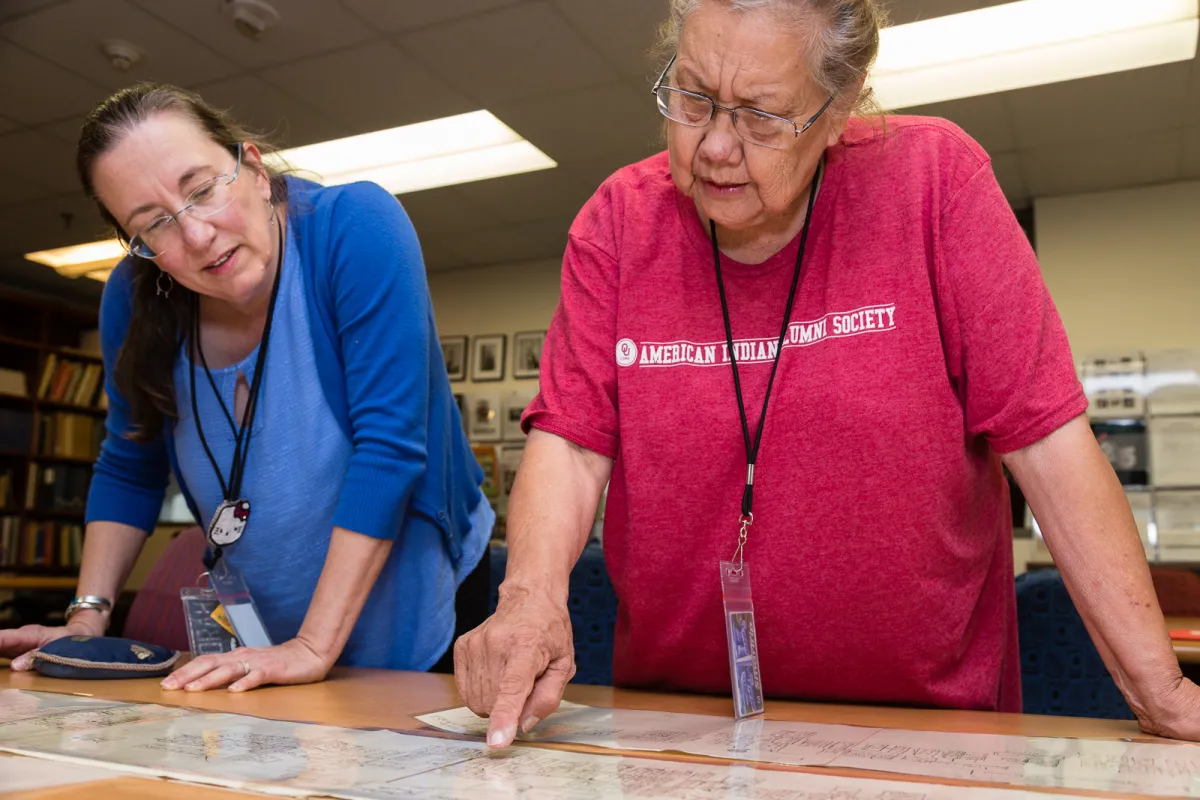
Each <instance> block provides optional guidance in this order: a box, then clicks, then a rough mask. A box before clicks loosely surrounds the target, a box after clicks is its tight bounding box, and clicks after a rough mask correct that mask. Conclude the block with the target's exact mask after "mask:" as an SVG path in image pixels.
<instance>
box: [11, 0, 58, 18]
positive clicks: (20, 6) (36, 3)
mask: <svg viewBox="0 0 1200 800" xmlns="http://www.w3.org/2000/svg"><path fill="white" fill-rule="evenodd" d="M61 2H62V0H4V2H3V3H0V20H6V19H12V18H13V17H19V16H23V15H25V14H30V13H32V12H35V11H38V10H39V9H44V8H45V7H46V6H51V5H54V4H55V3H61Z"/></svg>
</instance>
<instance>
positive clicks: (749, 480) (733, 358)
mask: <svg viewBox="0 0 1200 800" xmlns="http://www.w3.org/2000/svg"><path fill="white" fill-rule="evenodd" d="M821 172H822V168H821V167H818V168H817V173H816V176H815V177H814V178H813V182H812V189H811V190H810V191H809V194H808V210H807V211H805V213H804V228H803V230H802V231H801V233H800V251H799V252H798V253H796V271H795V273H794V274H793V275H792V289H791V291H790V292H788V299H787V308H786V309H785V310H784V312H783V325H782V326H781V328H780V331H779V346H778V347H777V348H776V350H775V362H774V363H773V364H772V365H771V377H770V380H768V381H767V393H766V396H765V397H764V398H763V408H762V415H761V416H759V418H758V431H757V432H756V433H755V435H754V440H753V441H751V439H750V422H749V420H748V419H747V418H746V403H745V401H744V400H743V399H742V379H741V377H740V376H739V375H738V365H737V355H736V354H735V353H734V346H733V326H732V325H731V324H730V322H729V302H728V301H727V300H726V299H725V281H724V279H723V278H722V277H721V251H720V249H718V247H717V223H716V222H714V221H712V220H711V219H710V220H709V222H708V228H709V232H710V233H711V234H712V246H713V265H714V266H715V267H716V270H717V291H718V292H719V293H720V295H721V314H722V315H723V316H724V318H725V341H726V344H728V346H729V362H730V365H731V366H732V368H733V389H734V394H735V395H736V397H737V404H738V413H739V414H740V416H741V420H742V438H743V439H744V441H745V444H746V489H745V491H744V492H742V531H743V536H744V535H745V526H746V525H748V524H750V523H752V522H753V521H754V513H753V507H754V463H755V461H756V460H757V459H758V448H759V446H760V445H761V444H762V433H763V424H764V423H765V422H766V420H767V404H768V403H770V402H771V387H772V386H774V385H775V373H776V372H777V371H778V370H779V359H780V357H781V356H782V355H783V342H784V339H785V338H786V337H787V330H788V323H789V322H790V321H791V319H792V305H793V304H794V303H795V301H796V287H797V286H798V285H799V284H800V265H801V263H802V262H803V261H804V250H805V247H806V246H807V244H808V226H809V223H810V222H811V221H812V213H813V206H814V205H815V204H816V200H817V188H818V186H819V185H820V182H821ZM742 543H743V544H744V540H743V542H742ZM739 550H740V546H739Z"/></svg>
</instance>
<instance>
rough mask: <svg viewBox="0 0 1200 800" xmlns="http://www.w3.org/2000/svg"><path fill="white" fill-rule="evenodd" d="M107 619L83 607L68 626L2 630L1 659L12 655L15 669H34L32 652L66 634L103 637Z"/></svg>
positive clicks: (29, 626) (39, 626) (0, 636)
mask: <svg viewBox="0 0 1200 800" xmlns="http://www.w3.org/2000/svg"><path fill="white" fill-rule="evenodd" d="M103 635H104V620H103V618H102V617H101V616H100V615H99V613H98V612H95V611H91V610H89V609H84V610H81V611H79V612H78V613H76V614H75V615H74V616H72V617H71V621H70V622H68V623H67V624H66V625H61V626H56V627H49V626H46V625H23V626H21V627H20V628H12V629H10V630H5V631H0V658H11V659H12V660H13V661H12V665H11V667H12V669H13V670H15V671H17V672H24V671H26V670H29V669H32V668H33V651H34V650H37V649H38V648H40V647H43V646H45V645H47V644H49V643H50V642H53V641H54V640H55V639H61V638H63V637H64V636H103Z"/></svg>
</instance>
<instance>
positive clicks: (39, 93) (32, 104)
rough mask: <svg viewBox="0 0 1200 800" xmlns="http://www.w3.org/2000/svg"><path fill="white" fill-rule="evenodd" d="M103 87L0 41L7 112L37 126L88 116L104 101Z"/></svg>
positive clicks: (0, 81)
mask: <svg viewBox="0 0 1200 800" xmlns="http://www.w3.org/2000/svg"><path fill="white" fill-rule="evenodd" d="M104 95H105V90H104V88H103V87H101V86H99V85H97V84H94V83H90V82H88V81H85V80H84V79H83V78H80V77H78V76H76V75H73V74H71V73H70V72H68V71H67V70H65V69H63V68H62V67H60V66H58V65H57V64H53V63H51V62H49V61H46V60H45V59H43V58H40V57H38V56H35V55H34V54H32V53H30V52H28V51H26V50H22V49H21V48H19V47H17V46H16V45H14V44H10V43H9V42H6V41H3V40H0V97H3V98H4V113H5V115H6V116H7V117H9V118H10V119H14V120H16V121H17V122H23V123H25V124H26V125H37V124H38V123H41V122H49V121H50V120H54V119H62V118H63V117H69V116H71V115H72V114H79V113H84V112H86V111H87V110H88V109H90V108H91V107H92V106H93V105H95V104H96V103H97V102H98V101H100V100H101V99H103V97H104Z"/></svg>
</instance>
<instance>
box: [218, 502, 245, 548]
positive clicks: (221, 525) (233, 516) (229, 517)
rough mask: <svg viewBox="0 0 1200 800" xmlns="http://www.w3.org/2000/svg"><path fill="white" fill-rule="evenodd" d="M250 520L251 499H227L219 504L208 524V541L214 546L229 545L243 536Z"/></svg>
mask: <svg viewBox="0 0 1200 800" xmlns="http://www.w3.org/2000/svg"><path fill="white" fill-rule="evenodd" d="M249 521H250V501H249V500H226V501H225V502H224V503H221V505H219V506H217V512H216V513H215V514H213V518H212V522H211V523H209V526H208V542H209V544H211V545H213V546H214V547H228V546H229V545H231V544H233V543H234V542H236V541H237V540H238V539H240V538H242V534H243V533H245V532H246V523H247V522H249Z"/></svg>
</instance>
